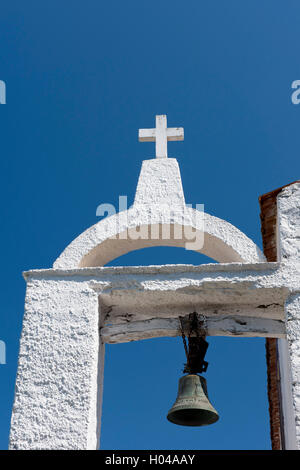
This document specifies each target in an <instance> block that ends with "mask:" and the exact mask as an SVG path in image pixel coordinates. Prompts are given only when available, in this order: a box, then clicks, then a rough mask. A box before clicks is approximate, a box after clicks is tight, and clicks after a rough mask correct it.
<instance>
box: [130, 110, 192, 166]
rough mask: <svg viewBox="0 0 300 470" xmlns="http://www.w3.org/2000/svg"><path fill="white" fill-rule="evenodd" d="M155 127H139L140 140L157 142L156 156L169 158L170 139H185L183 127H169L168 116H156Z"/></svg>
mask: <svg viewBox="0 0 300 470" xmlns="http://www.w3.org/2000/svg"><path fill="white" fill-rule="evenodd" d="M155 125H156V127H155V129H139V141H140V142H155V151H156V158H168V141H171V140H173V141H174V140H183V139H184V132H183V127H169V128H168V127H167V116H166V115H165V114H161V115H158V116H156V119H155Z"/></svg>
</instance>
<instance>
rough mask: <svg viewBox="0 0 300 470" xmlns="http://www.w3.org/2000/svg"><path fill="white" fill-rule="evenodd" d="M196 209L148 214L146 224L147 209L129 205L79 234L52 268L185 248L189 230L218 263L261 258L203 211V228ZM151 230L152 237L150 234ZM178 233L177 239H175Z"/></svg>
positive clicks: (252, 245)
mask: <svg viewBox="0 0 300 470" xmlns="http://www.w3.org/2000/svg"><path fill="white" fill-rule="evenodd" d="M196 212H197V211H196V210H195V209H192V208H185V211H184V212H183V211H182V212H180V211H178V212H177V213H175V214H172V217H170V216H169V214H162V213H158V214H156V215H154V216H153V215H152V217H151V223H149V217H148V215H149V214H148V211H147V208H139V209H138V208H137V207H132V208H130V209H129V210H128V211H125V212H121V213H118V214H116V215H114V216H112V217H109V218H107V219H104V220H101V221H100V222H98V223H97V224H95V225H93V226H92V227H90V228H88V229H87V230H86V231H85V232H83V233H82V234H81V235H79V236H78V237H77V238H76V239H75V240H74V241H73V242H72V243H70V245H69V246H68V247H67V248H66V249H65V250H64V251H63V252H62V254H61V255H60V256H59V258H58V259H57V260H56V261H55V263H54V268H61V269H72V268H77V267H88V266H104V265H105V264H107V263H108V262H110V261H111V260H113V259H115V258H117V257H119V256H121V255H124V254H125V253H128V252H130V251H133V250H138V249H141V248H145V247H150V246H177V247H185V246H186V243H190V245H193V241H192V242H191V238H190V237H191V236H192V231H193V234H194V237H195V238H194V240H195V242H194V245H195V251H197V252H199V253H202V254H205V255H206V256H209V257H210V258H212V259H214V260H216V261H218V262H223V263H229V262H244V263H253V262H260V261H263V260H264V256H263V254H262V253H261V251H260V249H259V248H258V247H257V246H256V245H255V243H253V241H252V240H250V239H249V238H248V237H247V236H246V235H245V234H244V233H242V232H241V231H240V230H238V229H237V228H236V227H234V226H233V225H231V224H229V223H228V222H226V221H224V220H222V219H218V218H217V217H213V216H212V215H209V214H205V215H204V231H203V227H202V224H201V220H199V221H197V216H198V214H197V213H196ZM188 216H189V217H188ZM197 222H198V223H197ZM169 228H171V230H170V232H171V233H170V236H169V237H167V238H164V237H163V235H165V234H166V233H167V231H168V229H169ZM158 230H159V232H160V233H159V234H158ZM174 230H175V235H174ZM138 231H140V233H141V235H142V238H137V239H134V238H135V237H136V236H139V234H138ZM153 233H154V234H156V238H153V236H151V235H153ZM180 233H181V234H182V236H181V238H176V236H178V234H180ZM202 239H203V242H204V243H203V247H202V248H200V249H197V244H198V243H197V240H198V242H199V243H200V242H201V240H202Z"/></svg>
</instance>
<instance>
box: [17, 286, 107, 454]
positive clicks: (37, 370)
mask: <svg viewBox="0 0 300 470" xmlns="http://www.w3.org/2000/svg"><path fill="white" fill-rule="evenodd" d="M98 331H99V313H98V296H97V294H96V293H95V292H94V290H93V289H91V288H90V287H89V286H88V284H87V282H76V281H75V280H70V279H68V280H60V281H56V280H54V279H40V280H32V281H29V282H28V283H27V292H26V303H25V314H24V320H23V330H22V337H21V343H20V354H19V364H18V374H17V381H16V389H15V400H14V405H13V413H12V421H11V430H10V449H95V448H96V446H97V421H98V420H97V414H99V411H97V400H98V399H100V400H101V386H102V385H101V386H100V389H99V379H100V383H101V384H102V381H101V377H102V375H101V371H100V374H99V375H98V354H99V352H100V353H101V351H100V350H99V347H100V345H99V334H98ZM103 348H104V346H102V349H103ZM101 367H102V368H103V364H102V366H101V365H100V368H101Z"/></svg>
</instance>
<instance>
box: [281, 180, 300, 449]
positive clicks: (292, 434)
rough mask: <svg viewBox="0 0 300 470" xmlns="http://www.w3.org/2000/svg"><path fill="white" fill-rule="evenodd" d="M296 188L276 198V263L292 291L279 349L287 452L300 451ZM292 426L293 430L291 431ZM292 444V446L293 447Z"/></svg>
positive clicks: (299, 199) (299, 197) (299, 187)
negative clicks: (282, 268)
mask: <svg viewBox="0 0 300 470" xmlns="http://www.w3.org/2000/svg"><path fill="white" fill-rule="evenodd" d="M299 229H300V184H299V183H295V184H293V185H291V186H288V187H287V188H284V189H283V190H282V192H281V193H279V195H278V197H277V247H278V260H279V261H280V262H281V265H282V266H285V270H286V276H287V282H291V281H292V282H293V284H294V289H293V292H292V293H291V295H290V296H289V297H288V299H287V300H286V303H285V320H286V332H287V346H288V348H286V347H284V345H283V344H281V346H280V348H279V365H280V372H281V379H282V380H281V395H282V400H283V404H282V405H283V406H282V408H283V419H284V434H285V443H286V448H287V449H295V448H298V449H300V372H299V371H300V293H299V292H300V281H299V273H300V230H299ZM295 424H296V427H295ZM295 441H296V444H295Z"/></svg>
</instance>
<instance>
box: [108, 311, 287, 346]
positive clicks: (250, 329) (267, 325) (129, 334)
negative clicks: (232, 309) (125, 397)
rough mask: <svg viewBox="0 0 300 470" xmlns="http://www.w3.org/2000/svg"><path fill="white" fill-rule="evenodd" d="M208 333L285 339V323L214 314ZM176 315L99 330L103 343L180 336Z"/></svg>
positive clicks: (207, 321)
mask: <svg viewBox="0 0 300 470" xmlns="http://www.w3.org/2000/svg"><path fill="white" fill-rule="evenodd" d="M206 329H207V330H206V331H207V336H232V337H241V336H243V337H264V338H266V337H268V338H285V325H284V322H283V321H281V320H271V319H264V318H253V317H244V316H243V317H239V316H231V317H229V316H228V317H216V318H212V317H210V318H207V319H206ZM180 334H181V332H180V325H179V320H178V319H177V318H160V319H157V318H155V319H151V320H145V321H137V322H129V323H127V324H122V325H108V326H105V327H103V328H102V329H101V337H102V341H103V342H104V343H110V344H114V343H127V342H130V341H137V340H141V339H150V338H157V337H163V336H169V337H175V336H179V335H180Z"/></svg>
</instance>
